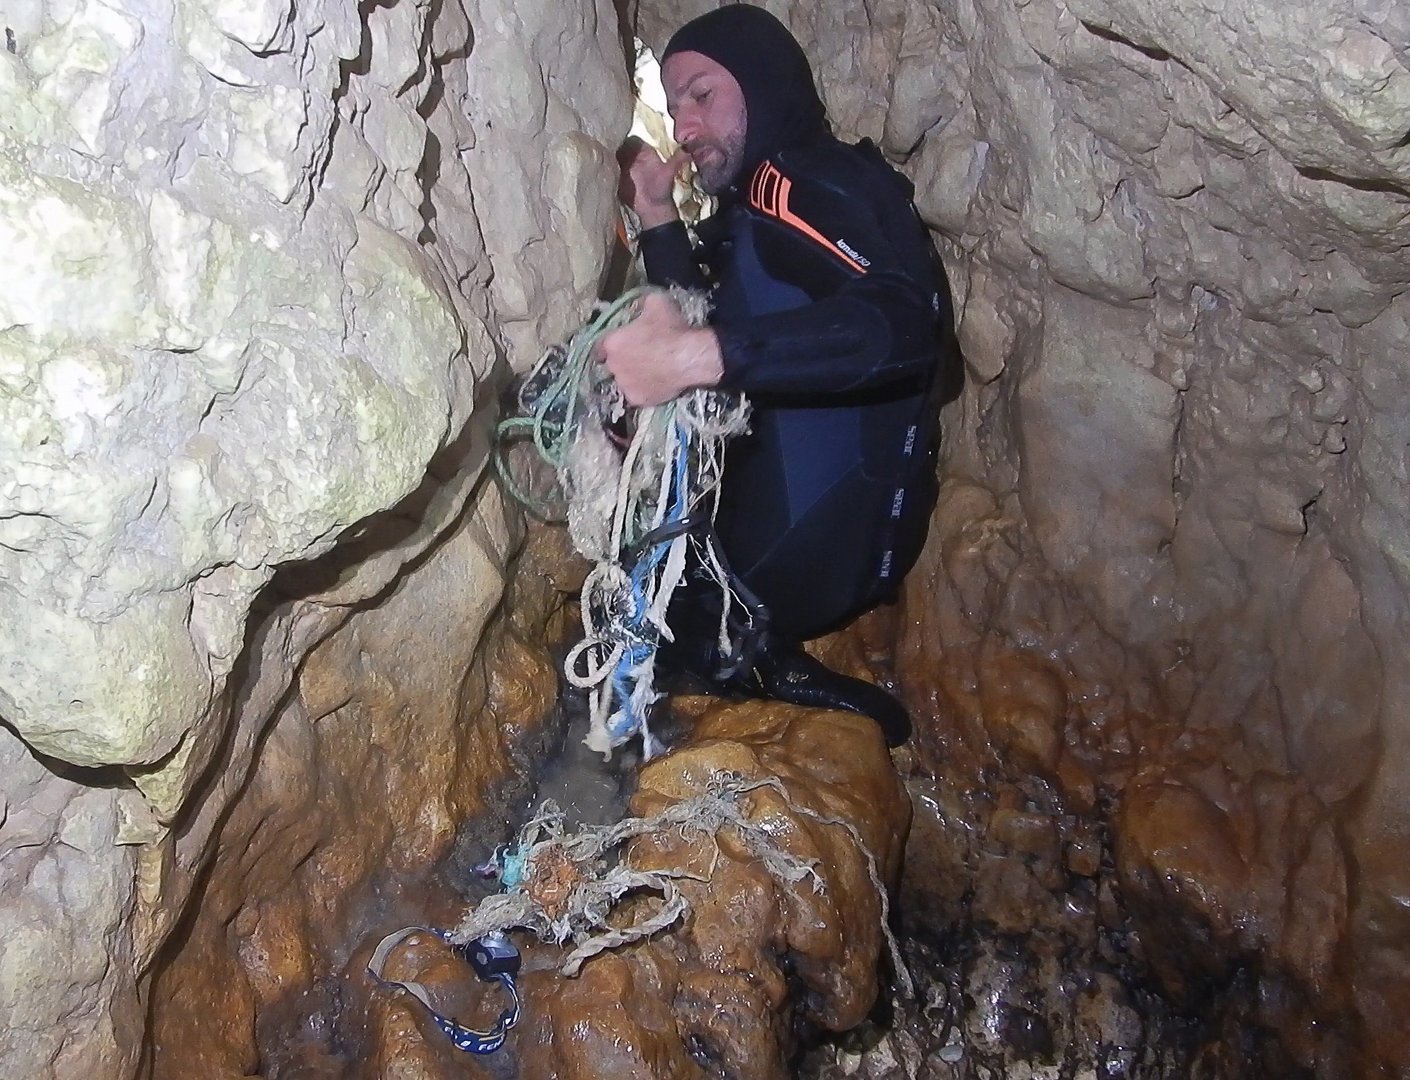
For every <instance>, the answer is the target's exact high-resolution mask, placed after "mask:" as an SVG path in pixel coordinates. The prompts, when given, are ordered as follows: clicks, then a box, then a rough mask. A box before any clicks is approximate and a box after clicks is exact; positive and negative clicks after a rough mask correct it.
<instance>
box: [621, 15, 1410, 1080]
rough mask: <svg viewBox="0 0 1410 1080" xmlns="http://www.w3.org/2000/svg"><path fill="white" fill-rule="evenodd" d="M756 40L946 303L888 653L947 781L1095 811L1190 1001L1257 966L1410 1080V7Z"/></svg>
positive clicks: (933, 18) (1087, 18)
mask: <svg viewBox="0 0 1410 1080" xmlns="http://www.w3.org/2000/svg"><path fill="white" fill-rule="evenodd" d="M712 6H714V5H713V4H702V3H687V4H680V3H649V4H643V5H641V9H640V18H641V23H642V26H643V29H644V36H646V37H647V38H648V39H650V40H652V41H655V42H658V43H659V42H662V41H664V39H665V37H666V35H667V34H668V33H669V31H670V29H671V28H673V27H674V26H675V25H677V24H678V23H679V22H680V21H681V20H683V19H684V18H688V17H690V16H692V15H695V14H698V13H699V12H700V11H702V10H704V9H706V8H708V7H712ZM765 6H767V7H768V8H769V9H770V10H772V11H773V12H774V13H775V14H778V15H779V16H780V17H781V18H783V19H784V20H785V21H786V22H787V23H788V24H789V25H790V27H792V28H793V29H794V31H795V32H796V33H797V34H798V36H799V37H800V39H801V40H802V41H803V43H804V45H805V47H806V48H807V50H808V52H809V55H810V56H811V57H812V59H813V60H814V62H815V65H816V68H817V70H818V73H819V79H820V82H821V84H822V89H823V92H824V97H825V99H826V101H827V104H828V106H829V110H830V113H831V115H832V117H833V118H834V121H835V124H836V127H837V129H838V130H839V133H841V134H843V135H845V136H849V137H856V136H861V135H866V136H870V137H871V138H873V139H875V140H877V141H878V142H879V143H880V144H881V145H882V147H883V148H884V149H885V150H886V152H887V153H888V154H890V155H891V156H892V157H893V158H894V159H895V160H897V161H899V162H901V163H903V168H904V169H905V170H906V171H907V173H908V174H909V175H910V176H911V177H912V178H913V179H914V180H915V182H916V185H917V191H918V194H917V201H918V205H919V206H920V208H921V211H922V214H923V216H924V217H925V218H926V220H927V222H928V223H929V224H930V225H931V226H932V227H933V228H934V229H935V230H936V231H937V233H938V235H939V236H940V238H941V242H942V246H943V249H944V251H945V253H946V255H947V264H948V267H949V270H950V275H951V280H952V284H953V286H954V288H955V292H956V297H957V302H958V309H959V312H960V340H961V343H962V346H963V349H964V353H965V360H966V375H967V385H966V387H965V389H964V392H963V394H962V396H961V398H960V399H959V401H958V402H956V403H955V405H953V406H951V407H950V408H949V410H948V412H947V431H946V436H945V438H946V463H945V465H944V470H945V475H946V487H945V491H944V494H943V496H942V500H941V504H940V506H939V508H938V510H937V514H936V518H935V525H934V529H933V530H932V542H931V544H930V547H929V548H928V550H927V553H926V555H925V556H924V557H923V560H922V564H921V566H920V567H919V568H918V570H917V572H916V574H915V575H914V578H913V580H912V582H911V588H910V589H909V590H908V595H907V600H906V606H905V613H906V616H907V621H906V624H905V626H904V627H903V629H902V632H901V636H900V647H901V653H902V668H903V670H904V671H907V672H910V673H912V676H913V677H912V678H911V680H910V682H909V685H905V684H903V685H905V689H906V690H907V693H908V698H909V700H910V701H911V703H912V705H913V706H915V707H916V708H917V709H918V710H920V711H921V712H924V713H929V714H930V715H931V716H932V717H934V719H935V724H936V726H935V727H934V728H933V729H932V730H930V732H929V733H928V734H929V736H930V738H931V740H932V742H933V743H934V747H933V753H932V760H935V761H944V760H946V759H947V757H949V758H952V759H955V758H962V757H964V756H965V754H966V753H971V752H972V754H973V759H972V760H973V764H974V769H975V772H974V774H973V777H972V778H971V779H972V782H973V783H974V784H976V785H980V784H982V783H983V782H984V781H983V780H982V779H980V771H981V770H982V769H983V768H986V767H992V766H994V765H998V766H1001V767H1003V768H1006V769H1008V770H1009V771H1010V772H1013V773H1033V774H1036V775H1039V776H1046V778H1047V779H1049V780H1051V781H1052V783H1053V784H1054V785H1055V786H1056V787H1057V788H1058V789H1059V790H1060V791H1061V792H1062V793H1063V794H1064V796H1065V797H1066V798H1067V799H1068V800H1069V803H1070V804H1071V806H1072V807H1073V808H1075V809H1078V810H1085V811H1087V812H1093V813H1095V812H1096V805H1097V798H1096V796H1097V794H1098V793H1100V794H1101V796H1102V797H1103V798H1106V797H1112V798H1114V799H1115V800H1116V803H1115V809H1114V810H1113V811H1112V815H1113V816H1112V817H1111V819H1110V823H1111V826H1112V828H1113V830H1114V832H1115V837H1116V839H1115V843H1116V846H1117V850H1118V853H1119V855H1120V864H1121V870H1122V873H1123V880H1124V883H1125V885H1126V887H1127V890H1126V891H1127V898H1128V900H1129V901H1130V902H1131V904H1132V905H1133V906H1134V907H1135V908H1136V909H1137V910H1138V911H1144V912H1146V913H1147V915H1148V918H1147V921H1146V923H1145V927H1146V929H1147V930H1148V931H1149V932H1148V934H1147V935H1146V936H1147V937H1148V938H1150V939H1151V940H1152V941H1153V942H1154V941H1156V940H1158V939H1160V938H1162V937H1164V938H1166V939H1167V941H1166V947H1167V948H1168V954H1166V955H1164V956H1158V957H1153V961H1155V962H1156V965H1157V967H1158V968H1159V969H1160V970H1161V971H1162V974H1163V975H1165V976H1166V979H1167V982H1168V983H1169V984H1170V985H1171V986H1172V988H1175V989H1178V988H1179V985H1180V984H1182V983H1184V982H1188V981H1191V980H1194V979H1196V978H1197V977H1199V976H1204V975H1211V974H1219V975H1221V976H1222V975H1227V971H1228V968H1229V966H1230V965H1233V964H1237V963H1240V962H1249V963H1252V962H1255V961H1254V958H1261V959H1259V960H1257V961H1256V962H1257V963H1259V964H1263V965H1265V966H1266V967H1267V968H1268V969H1270V970H1272V971H1276V972H1278V973H1279V974H1278V980H1277V981H1270V982H1267V983H1265V984H1264V985H1265V996H1266V997H1268V998H1277V997H1278V996H1279V995H1280V994H1283V995H1284V996H1287V995H1288V994H1291V995H1293V996H1296V995H1297V994H1306V995H1309V996H1310V997H1311V998H1314V999H1316V1000H1317V1001H1318V1002H1319V1005H1318V1006H1316V1007H1313V1008H1312V1010H1311V1012H1310V1013H1308V1012H1298V1011H1297V1010H1295V1009H1293V1010H1282V1011H1280V1010H1281V1009H1282V1007H1281V1006H1280V1005H1277V1004H1270V1005H1269V1016H1268V1017H1265V1019H1268V1020H1269V1022H1270V1023H1273V1024H1274V1025H1275V1026H1278V1025H1281V1026H1283V1027H1284V1028H1285V1029H1287V1030H1292V1029H1294V1028H1299V1027H1305V1025H1306V1022H1307V1021H1308V1020H1309V1018H1310V1017H1311V1016H1315V1015H1318V1009H1319V1008H1320V1010H1321V1012H1320V1015H1321V1017H1322V1018H1323V1019H1325V1018H1326V1017H1327V1016H1338V1017H1343V1018H1344V1017H1347V1016H1354V1017H1356V1018H1357V1020H1358V1022H1359V1023H1360V1025H1361V1028H1360V1030H1361V1032H1362V1035H1363V1036H1364V1041H1363V1042H1362V1043H1361V1044H1360V1045H1359V1048H1358V1050H1357V1052H1361V1053H1364V1055H1365V1060H1366V1061H1369V1062H1382V1063H1383V1062H1385V1061H1395V1062H1398V1063H1399V1065H1400V1066H1401V1067H1404V1065H1405V1064H1406V1059H1407V1055H1410V1049H1407V1047H1406V1044H1405V1041H1404V1039H1403V1036H1402V1035H1401V1034H1400V1032H1399V1030H1398V1023H1397V1020H1396V1017H1398V1016H1401V1015H1403V1014H1404V1011H1405V1008H1406V1005H1407V1002H1410V980H1407V978H1406V976H1405V974H1404V973H1405V971H1406V970H1410V968H1407V964H1406V946H1405V944H1404V943H1405V942H1406V941H1408V940H1410V925H1407V920H1406V914H1405V909H1404V904H1403V897H1404V896H1405V895H1406V890H1407V887H1410V880H1407V873H1410V871H1408V870H1407V867H1410V861H1407V859H1406V858H1405V854H1406V852H1407V851H1410V813H1408V812H1407V810H1406V807H1407V806H1410V802H1407V799H1406V787H1405V785H1406V779H1405V778H1406V777H1407V776H1410V707H1407V705H1406V701H1407V697H1406V693H1405V680H1406V678H1407V675H1406V671H1407V668H1406V665H1405V664H1404V663H1403V657H1404V655H1405V649H1404V642H1405V640H1406V637H1407V631H1410V625H1407V618H1410V578H1407V570H1410V563H1407V553H1408V552H1410V547H1407V539H1406V538H1407V536H1410V528H1407V526H1410V487H1407V481H1410V472H1407V459H1406V446H1407V444H1410V377H1407V369H1406V366H1405V363H1404V356H1405V344H1404V343H1405V341H1406V331H1407V329H1410V326H1408V325H1407V319H1410V300H1407V298H1406V296H1405V290H1406V284H1407V282H1410V257H1407V250H1410V248H1408V246H1410V197H1408V196H1407V191H1410V123H1407V119H1406V118H1407V116H1410V110H1407V104H1408V103H1410V70H1407V69H1410V10H1407V9H1406V8H1405V6H1404V5H1397V4H1393V3H1389V2H1385V0H1380V2H1377V0H1368V2H1350V0H1346V2H1340V3H1337V2H1334V3H1331V4H1313V3H1306V2H1297V3H1281V4H1269V3H1262V2H1258V0H1240V2H1235V3H1229V4H1223V5H1213V6H1211V5H1195V4H1175V5H1172V4H1162V3H1155V2H1146V0H1063V2H1057V0H1025V2H1019V3H985V2H969V0H953V2H950V0H946V2H943V3H911V4H904V3H899V2H896V3H889V2H882V3H877V4H869V5H866V6H865V7H863V6H862V5H825V6H824V5H812V4H804V3H788V2H777V3H768V4H766V5H765ZM1014 651H1017V652H1021V653H1023V654H1025V655H1027V656H1029V657H1032V658H1033V663H1032V665H1031V666H1030V667H1028V668H1023V669H1022V673H1021V674H1015V672H1014V671H1013V670H1010V669H1008V668H1006V667H1005V664H1004V663H1003V662H1001V661H1000V660H999V659H996V657H997V656H998V654H1001V653H1011V652H1014ZM951 660H953V665H949V661H951ZM971 721H972V723H971ZM1083 758H1085V764H1083V765H1082V766H1081V767H1079V764H1078V762H1079V759H1083ZM1158 909H1159V910H1162V911H1164V912H1165V913H1166V914H1165V915H1164V916H1155V915H1154V914H1151V913H1154V912H1155V911H1157V910H1158ZM1214 957H1218V958H1219V959H1218V960H1215V959H1213V958H1214ZM1206 959H1207V960H1208V961H1209V962H1208V964H1207V965H1206V963H1205V961H1206ZM1275 985H1276V986H1278V987H1280V989H1278V990H1276V991H1269V990H1267V988H1268V987H1271V986H1275ZM1353 1041H1356V1040H1355V1039H1353ZM1303 1042H1304V1043H1305V1044H1307V1045H1303V1046H1302V1047H1301V1049H1300V1053H1301V1054H1302V1057H1303V1058H1304V1059H1305V1060H1308V1061H1313V1060H1320V1059H1319V1058H1318V1055H1319V1054H1321V1055H1323V1056H1325V1055H1327V1054H1331V1055H1333V1056H1335V1055H1336V1054H1337V1053H1341V1052H1342V1051H1338V1050H1335V1049H1332V1050H1328V1049H1326V1048H1323V1049H1320V1050H1319V1049H1317V1048H1315V1047H1313V1046H1311V1045H1310V1044H1311V1043H1312V1042H1315V1039H1314V1038H1312V1037H1310V1036H1309V1037H1308V1038H1306V1039H1305V1040H1303ZM1348 1052H1349V1051H1348ZM1321 1064H1322V1065H1325V1066H1327V1067H1331V1065H1330V1064H1329V1063H1328V1061H1322V1062H1321ZM1367 1067H1368V1068H1369V1067H1371V1066H1370V1065H1368V1066H1367Z"/></svg>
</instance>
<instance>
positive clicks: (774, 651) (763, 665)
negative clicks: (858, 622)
mask: <svg viewBox="0 0 1410 1080" xmlns="http://www.w3.org/2000/svg"><path fill="white" fill-rule="evenodd" d="M749 682H750V683H755V682H757V692H758V693H760V694H761V695H762V696H764V697H767V698H772V699H774V700H775V701H786V702H788V703H789V704H790V705H806V706H808V707H810V708H814V709H842V710H844V711H846V712H854V713H861V714H862V715H863V716H870V717H871V718H872V719H873V720H875V721H876V722H877V724H878V726H880V728H881V734H882V735H883V736H884V737H885V738H886V745H887V746H892V747H895V746H900V745H901V744H902V743H904V742H905V741H906V740H907V739H909V738H910V737H911V717H910V714H909V713H907V712H906V707H905V706H904V705H902V704H901V703H900V702H899V701H897V700H896V699H895V698H894V697H893V696H892V695H891V694H889V693H887V692H886V691H885V690H883V689H882V688H881V687H879V686H876V685H875V684H873V683H869V682H866V681H865V680H863V679H854V678H852V676H850V675H843V674H842V673H840V672H837V671H833V670H832V669H831V668H829V667H827V666H826V665H824V664H823V662H822V661H821V660H818V659H817V658H815V657H813V656H810V655H809V654H808V653H806V652H804V651H803V648H802V647H801V646H799V645H791V644H783V643H781V642H779V641H777V640H775V639H772V638H766V639H765V641H764V642H763V643H762V645H761V647H760V649H759V651H758V654H757V655H756V657H755V660H754V678H753V679H751V680H749ZM751 689H753V687H751Z"/></svg>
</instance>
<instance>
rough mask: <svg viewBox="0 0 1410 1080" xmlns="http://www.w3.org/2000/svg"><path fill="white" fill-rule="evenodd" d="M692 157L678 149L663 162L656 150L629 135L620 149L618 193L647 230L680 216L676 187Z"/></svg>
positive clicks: (618, 152)
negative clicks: (620, 171) (680, 173)
mask: <svg viewBox="0 0 1410 1080" xmlns="http://www.w3.org/2000/svg"><path fill="white" fill-rule="evenodd" d="M689 160H690V155H689V154H687V153H686V152H685V151H684V150H677V151H676V152H675V153H674V154H672V155H671V156H670V158H669V159H668V160H666V161H662V160H661V155H660V154H658V153H657V152H656V151H655V149H653V148H652V147H651V146H649V145H648V144H647V143H645V142H643V141H642V140H641V139H638V138H637V137H636V136H635V135H631V136H628V138H627V141H626V142H624V143H623V144H622V148H621V149H620V150H618V151H617V164H618V165H620V166H621V168H622V176H621V180H620V181H619V182H618V185H617V196H618V197H619V198H620V199H621V200H622V202H624V203H625V204H626V205H627V206H630V207H631V208H632V210H633V211H635V213H636V216H637V217H638V218H640V219H641V227H642V228H643V229H651V228H655V227H656V226H657V225H664V224H666V222H668V221H675V220H676V219H677V218H678V217H680V212H679V211H678V210H677V209H676V200H675V197H674V195H673V190H674V188H675V183H676V174H677V173H679V172H680V171H681V168H682V167H683V166H684V165H685V163H686V162H687V161H689Z"/></svg>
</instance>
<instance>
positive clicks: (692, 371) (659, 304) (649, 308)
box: [597, 293, 724, 407]
mask: <svg viewBox="0 0 1410 1080" xmlns="http://www.w3.org/2000/svg"><path fill="white" fill-rule="evenodd" d="M597 349H598V355H599V357H600V358H601V359H602V362H603V363H604V364H606V365H607V370H608V371H610V372H611V373H612V377H613V378H614V379H616V380H617V385H618V386H619V387H620V388H621V391H622V396H623V397H625V398H626V399H627V403H628V404H630V405H636V406H638V407H644V406H647V405H661V404H663V403H665V402H667V401H670V400H672V399H673V398H677V397H679V396H680V395H681V394H683V393H684V392H685V391H687V390H691V389H694V388H695V387H697V386H714V385H716V384H717V383H718V382H719V381H720V378H721V377H722V376H723V375H724V364H723V362H722V361H721V358H720V342H719V339H718V338H717V337H716V336H715V332H714V331H713V330H711V329H709V328H706V327H694V326H691V325H690V324H689V323H687V322H686V321H685V316H683V315H682V314H681V312H680V308H678V307H676V305H675V304H673V303H672V302H671V300H670V298H669V297H667V296H665V295H663V294H661V293H650V294H648V295H647V296H646V297H645V298H644V299H643V300H642V302H641V313H640V314H639V315H637V317H636V318H635V319H633V320H632V321H631V322H630V323H628V324H627V325H626V326H622V327H619V328H618V329H616V330H611V331H609V332H608V333H606V334H604V335H603V336H602V340H601V341H599V342H598V344H597Z"/></svg>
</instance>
